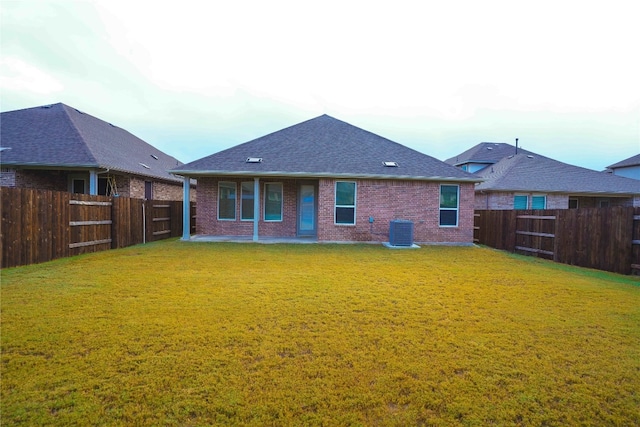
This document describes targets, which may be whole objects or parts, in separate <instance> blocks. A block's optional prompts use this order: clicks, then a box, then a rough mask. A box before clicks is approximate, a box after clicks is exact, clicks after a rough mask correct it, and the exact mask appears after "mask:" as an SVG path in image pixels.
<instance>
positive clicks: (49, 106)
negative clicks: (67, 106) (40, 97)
mask: <svg viewBox="0 0 640 427" xmlns="http://www.w3.org/2000/svg"><path fill="white" fill-rule="evenodd" d="M51 107H53V104H51V105H43V106H42V107H40V108H45V109H47V108H51Z"/></svg>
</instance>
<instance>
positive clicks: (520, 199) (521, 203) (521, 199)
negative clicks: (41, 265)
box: [513, 196, 529, 210]
mask: <svg viewBox="0 0 640 427" xmlns="http://www.w3.org/2000/svg"><path fill="white" fill-rule="evenodd" d="M528 204H529V197H527V196H514V197H513V209H516V210H522V209H527V205H528Z"/></svg>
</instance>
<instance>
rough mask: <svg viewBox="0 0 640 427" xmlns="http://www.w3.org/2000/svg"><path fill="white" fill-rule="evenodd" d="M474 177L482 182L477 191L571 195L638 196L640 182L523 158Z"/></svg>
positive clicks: (504, 161)
mask: <svg viewBox="0 0 640 427" xmlns="http://www.w3.org/2000/svg"><path fill="white" fill-rule="evenodd" d="M476 175H478V176H480V177H482V178H484V179H485V181H484V182H483V183H481V184H479V185H478V186H476V191H479V190H485V191H526V192H549V193H553V192H558V193H571V194H594V193H595V194H603V195H604V194H611V195H637V194H640V181H638V180H635V179H630V178H624V177H621V176H617V175H612V174H608V173H602V172H597V171H594V170H591V169H585V168H581V167H578V166H573V165H569V164H566V163H562V162H559V161H557V160H553V159H550V158H548V157H544V156H540V155H538V154H524V153H520V154H518V155H514V156H509V157H505V158H504V159H502V160H500V161H499V162H497V163H495V164H494V165H492V166H490V167H488V168H486V169H483V170H482V171H479V172H477V173H476Z"/></svg>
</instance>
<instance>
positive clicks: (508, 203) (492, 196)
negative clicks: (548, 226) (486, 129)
mask: <svg viewBox="0 0 640 427" xmlns="http://www.w3.org/2000/svg"><path fill="white" fill-rule="evenodd" d="M516 194H518V195H525V194H526V195H527V196H529V200H530V199H531V196H532V195H538V194H541V193H521V192H518V193H514V192H491V193H481V192H477V193H476V197H475V207H476V209H478V210H489V209H491V210H511V209H513V198H514V196H515V195H516ZM546 196H547V207H546V208H547V209H568V208H569V199H577V200H578V207H579V208H597V207H600V202H601V201H605V200H606V201H608V203H609V206H611V207H613V206H640V200H639V199H640V198H635V199H634V198H630V197H582V196H581V197H577V196H576V197H574V196H569V195H567V194H546ZM634 200H635V203H638V204H635V205H634Z"/></svg>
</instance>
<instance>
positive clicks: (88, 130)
mask: <svg viewBox="0 0 640 427" xmlns="http://www.w3.org/2000/svg"><path fill="white" fill-rule="evenodd" d="M0 145H1V146H2V147H3V148H5V149H3V150H2V153H1V156H2V158H1V161H2V164H3V166H4V165H15V166H23V167H29V166H30V167H39V168H104V169H111V170H113V171H119V172H125V173H130V174H135V175H141V176H147V177H153V178H158V179H163V180H170V181H180V180H179V179H178V178H177V177H176V176H174V175H172V174H170V173H169V172H168V170H169V169H171V168H174V167H176V166H179V165H181V164H182V163H181V162H179V161H178V160H177V159H176V158H174V157H172V156H169V155H168V154H165V153H163V152H162V151H160V150H158V149H157V148H155V147H153V146H151V145H150V144H148V143H146V142H145V141H143V140H142V139H140V138H138V137H137V136H135V135H132V134H131V133H129V132H127V131H126V130H124V129H121V128H119V127H117V126H114V125H112V124H110V123H107V122H105V121H103V120H100V119H98V118H96V117H93V116H91V115H89V114H86V113H83V112H80V111H78V110H76V109H75V108H72V107H69V106H67V105H65V104H62V103H58V104H53V105H46V106H42V107H34V108H27V109H24V110H16V111H8V112H4V113H2V114H0ZM7 148H9V149H7ZM152 156H155V157H157V159H156V158H155V157H152ZM140 163H142V164H144V165H146V166H148V168H145V167H144V166H142V165H141V164H140Z"/></svg>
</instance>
